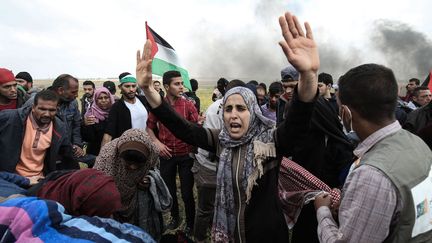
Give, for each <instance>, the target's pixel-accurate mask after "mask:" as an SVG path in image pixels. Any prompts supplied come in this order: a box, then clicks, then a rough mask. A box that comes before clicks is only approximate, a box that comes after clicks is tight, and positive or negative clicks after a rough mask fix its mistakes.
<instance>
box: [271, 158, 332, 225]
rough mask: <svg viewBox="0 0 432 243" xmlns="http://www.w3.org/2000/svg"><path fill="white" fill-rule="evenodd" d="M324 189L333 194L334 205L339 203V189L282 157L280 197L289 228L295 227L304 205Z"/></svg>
mask: <svg viewBox="0 0 432 243" xmlns="http://www.w3.org/2000/svg"><path fill="white" fill-rule="evenodd" d="M323 191H324V192H328V193H329V194H330V195H331V198H332V205H335V204H338V203H339V200H340V190H339V189H331V188H330V187H329V186H327V185H326V184H325V183H324V182H322V181H321V180H320V179H318V178H317V177H315V176H314V175H312V174H311V173H310V172H309V171H307V170H306V169H305V168H303V167H301V166H300V165H298V164H297V163H295V162H294V161H292V160H289V159H287V158H283V159H282V162H281V167H280V171H279V198H280V201H281V203H282V210H283V212H284V216H285V220H286V222H287V225H288V228H290V229H292V228H293V227H294V225H295V223H296V222H297V218H298V216H299V215H300V212H301V210H302V208H303V205H305V204H307V203H309V202H311V201H313V200H314V199H315V196H316V195H318V194H319V193H322V192H323Z"/></svg>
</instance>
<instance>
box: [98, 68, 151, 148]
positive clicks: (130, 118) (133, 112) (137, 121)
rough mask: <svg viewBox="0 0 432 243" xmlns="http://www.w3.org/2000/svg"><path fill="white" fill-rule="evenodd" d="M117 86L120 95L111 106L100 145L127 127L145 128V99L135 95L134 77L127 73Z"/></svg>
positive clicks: (117, 135)
mask: <svg viewBox="0 0 432 243" xmlns="http://www.w3.org/2000/svg"><path fill="white" fill-rule="evenodd" d="M121 76H123V75H121ZM118 87H119V89H120V91H121V94H122V97H121V99H120V100H119V101H118V102H115V103H114V105H113V106H112V107H111V110H110V113H109V116H108V123H107V126H106V129H105V134H104V137H103V139H102V146H103V145H105V144H106V143H108V142H109V141H111V140H112V139H114V138H118V137H120V136H121V135H122V134H123V132H125V131H126V130H128V129H131V128H142V129H146V128H147V118H148V112H147V108H146V107H147V100H146V98H145V97H144V96H141V95H137V83H136V78H135V77H134V76H132V75H130V74H127V75H126V76H123V77H121V78H120V85H119V86H118ZM102 146H101V147H102Z"/></svg>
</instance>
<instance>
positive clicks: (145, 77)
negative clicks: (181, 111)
mask: <svg viewBox="0 0 432 243" xmlns="http://www.w3.org/2000/svg"><path fill="white" fill-rule="evenodd" d="M151 50H152V43H151V42H150V40H147V41H146V43H145V44H144V49H143V53H142V55H141V51H139V50H138V51H137V54H136V61H137V65H136V79H137V82H138V85H139V86H140V87H141V88H142V90H143V91H144V94H145V97H146V99H147V101H148V103H149V104H150V106H151V107H152V108H156V107H158V106H159V105H160V104H161V103H162V99H161V96H160V94H159V93H158V92H157V91H156V90H155V89H154V87H153V80H152V61H153V60H152V57H151Z"/></svg>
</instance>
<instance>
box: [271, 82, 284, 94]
mask: <svg viewBox="0 0 432 243" xmlns="http://www.w3.org/2000/svg"><path fill="white" fill-rule="evenodd" d="M282 90H283V86H282V83H281V82H273V83H271V84H270V86H269V94H270V95H275V94H277V93H282Z"/></svg>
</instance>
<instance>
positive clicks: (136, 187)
mask: <svg viewBox="0 0 432 243" xmlns="http://www.w3.org/2000/svg"><path fill="white" fill-rule="evenodd" d="M158 154H159V153H158V151H157V150H156V147H155V145H154V144H153V142H152V141H151V139H150V137H149V136H148V135H147V133H146V132H145V130H142V129H130V130H127V131H126V132H124V133H123V134H122V135H121V136H120V137H119V138H117V139H114V140H112V141H111V142H109V143H107V144H106V145H105V146H103V147H102V150H101V153H100V154H99V156H98V157H97V158H96V163H95V166H94V168H95V169H97V170H100V171H103V172H104V173H105V174H107V175H110V176H112V177H114V180H115V183H116V185H117V187H118V189H119V191H120V195H121V201H122V203H123V208H122V209H121V210H120V211H119V212H117V213H115V214H114V218H115V219H116V220H119V221H120V222H126V223H131V224H134V225H137V226H139V227H141V228H143V229H144V230H146V231H147V232H148V233H149V234H150V235H152V236H153V237H154V238H155V239H156V240H158V239H159V238H160V236H161V235H162V233H163V232H162V230H163V221H162V214H161V212H164V211H166V210H169V208H170V207H171V203H172V198H171V195H170V194H169V191H168V188H167V187H166V185H165V183H164V182H163V180H162V177H161V176H160V174H159V171H158V170H157V169H155V167H156V166H157V165H158V164H159V155H158Z"/></svg>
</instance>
